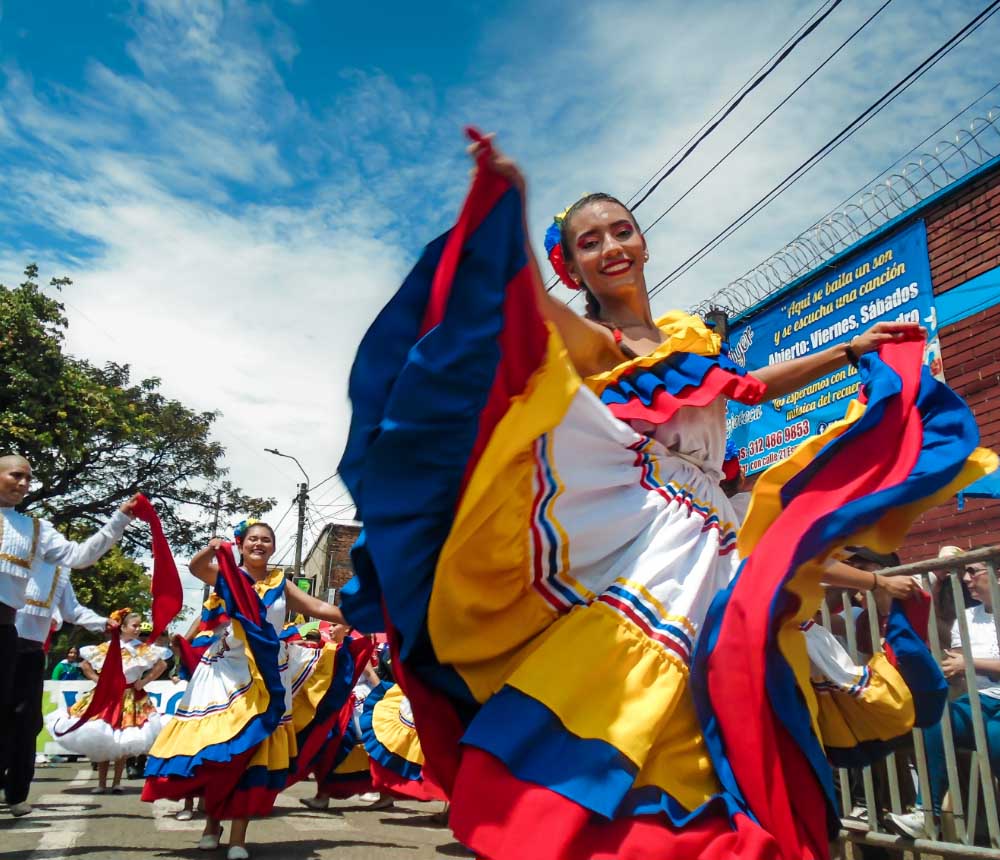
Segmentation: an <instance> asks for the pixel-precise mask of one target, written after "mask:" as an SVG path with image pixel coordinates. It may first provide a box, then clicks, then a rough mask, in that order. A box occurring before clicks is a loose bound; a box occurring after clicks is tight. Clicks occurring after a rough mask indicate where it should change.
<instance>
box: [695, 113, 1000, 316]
mask: <svg viewBox="0 0 1000 860" xmlns="http://www.w3.org/2000/svg"><path fill="white" fill-rule="evenodd" d="M997 156H1000V105H995V106H992V107H991V108H990V110H988V111H987V112H986V113H978V114H977V115H976V116H975V117H974V118H973V119H972V121H971V122H968V123H966V124H963V125H962V127H960V128H959V130H958V131H957V132H956V133H955V134H954V136H953V137H952V138H950V139H947V140H942V141H940V142H939V143H938V144H937V145H936V146H935V147H934V148H933V149H932V150H930V151H925V152H922V153H921V154H920V155H919V156H917V157H916V158H912V157H911V154H908V155H905V156H903V158H902V159H900V160H899V161H897V162H896V163H895V164H894V165H893V166H892V167H890V168H889V169H888V170H887V171H884V172H883V173H882V174H881V175H880V176H879V177H878V178H877V179H875V180H873V181H872V183H871V184H870V185H869V186H868V187H867V188H866V189H865V190H864V191H861V192H860V193H859V194H857V195H855V196H853V197H852V199H850V200H847V201H845V202H844V203H842V204H841V205H840V206H838V207H837V208H836V209H835V210H834V211H832V212H830V213H829V214H828V215H825V216H824V217H823V218H821V219H820V220H819V221H817V222H816V223H815V224H813V225H812V226H811V227H809V228H808V229H807V230H805V231H804V232H802V233H801V234H800V235H798V236H797V237H795V238H794V239H792V241H791V242H789V243H788V244H787V245H785V246H784V247H783V248H782V249H781V250H780V251H778V252H776V253H774V254H772V255H771V256H770V257H768V258H767V259H766V260H764V261H763V262H762V263H759V264H758V265H757V266H755V267H754V268H753V269H751V270H750V271H749V272H747V273H746V274H744V275H742V276H741V277H739V278H737V279H736V280H734V281H732V282H731V283H729V284H728V285H726V286H725V287H723V288H722V289H720V290H718V291H717V292H715V293H714V294H712V295H711V296H709V297H708V298H707V299H705V300H704V301H702V302H700V303H699V304H698V305H697V306H695V307H694V308H693V309H692V313H696V314H702V315H704V314H705V313H708V312H709V311H711V310H715V309H719V310H723V311H725V312H726V313H727V314H729V315H730V316H734V315H736V314H739V313H742V312H743V311H746V310H748V309H750V308H752V307H753V306H754V305H757V304H759V303H761V302H763V301H765V300H766V299H767V298H768V297H770V296H772V295H773V294H774V293H775V292H777V291H778V290H780V289H781V288H782V287H784V286H786V285H787V284H790V283H791V282H792V281H794V280H796V279H797V278H799V277H801V276H802V275H805V274H806V273H808V272H811V271H813V270H814V269H816V268H818V267H819V266H820V265H822V264H823V262H824V261H826V260H829V259H830V258H831V257H833V256H834V255H836V254H838V253H840V252H841V251H843V250H844V249H846V248H849V247H850V246H851V245H853V244H855V243H856V242H858V241H859V240H861V239H863V238H864V237H865V236H868V235H869V234H871V233H873V232H874V231H875V230H877V229H878V228H879V227H881V226H882V225H883V224H886V223H888V222H889V221H891V220H892V219H893V218H895V217H897V216H899V215H902V214H903V213H904V212H906V211H908V210H909V209H911V208H913V207H914V206H916V205H917V204H918V203H921V202H922V201H924V200H926V199H927V198H928V197H930V196H931V195H932V194H935V193H936V192H938V191H940V190H942V189H943V188H946V187H948V186H949V185H951V184H952V183H954V182H957V181H958V180H959V179H962V178H963V177H964V176H967V175H968V174H969V173H971V172H972V171H974V170H976V169H977V168H979V167H981V166H982V165H984V164H986V163H987V162H988V161H990V160H991V159H993V158H996V157H997Z"/></svg>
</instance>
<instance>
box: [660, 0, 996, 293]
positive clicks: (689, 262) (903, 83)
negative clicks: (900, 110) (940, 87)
mask: <svg viewBox="0 0 1000 860" xmlns="http://www.w3.org/2000/svg"><path fill="white" fill-rule="evenodd" d="M998 6H1000V0H993V2H992V3H990V4H989V5H988V6H987V7H986V8H985V9H984V10H983V11H982V12H980V13H979V14H978V15H976V16H975V17H974V18H973V19H972V20H971V21H969V22H968V23H967V24H966V25H965V26H964V27H962V29H961V30H959V31H958V32H957V33H956V34H955V35H954V36H952V37H951V38H950V39H948V40H947V41H946V42H944V43H943V44H942V45H941V46H940V47H939V48H938V49H937V50H936V51H934V52H933V53H932V54H931V55H930V56H928V57H927V59H925V60H924V61H923V62H922V63H920V64H919V65H918V66H916V67H915V68H914V69H912V70H911V71H910V72H909V73H908V74H906V75H905V76H904V77H903V78H901V79H900V80H899V81H898V82H897V83H896V84H895V85H893V86H892V87H890V88H889V89H888V90H886V92H885V93H884V94H883V95H882V96H881V97H880V98H878V99H877V100H876V101H875V102H873V103H872V104H871V105H870V106H869V107H868V108H866V109H865V110H864V111H862V112H861V113H860V114H859V115H858V116H857V117H855V119H854V120H852V121H851V122H850V123H848V124H847V125H846V126H845V127H844V128H843V129H841V131H839V132H838V133H837V134H836V135H834V137H832V138H831V139H830V140H829V141H828V142H827V143H826V144H824V145H823V146H822V147H820V148H819V149H818V150H817V151H816V152H814V153H813V154H812V155H811V156H810V157H809V158H807V159H806V160H805V161H804V162H802V164H800V165H799V166H798V167H797V168H795V170H793V171H792V172H791V173H789V174H788V176H786V177H785V178H784V179H783V180H782V181H781V182H779V183H778V184H777V185H776V186H775V187H774V188H772V189H771V190H770V191H769V192H768V193H767V194H765V195H764V196H763V197H761V198H760V200H758V201H757V202H756V203H755V204H753V206H751V207H750V208H749V209H747V210H745V211H744V212H743V213H742V214H741V215H740V216H738V217H737V218H736V219H734V220H733V221H731V222H730V223H729V224H728V225H727V226H726V227H724V228H723V229H722V230H721V231H719V232H718V233H717V234H716V235H715V236H714V237H713V238H712V239H710V240H709V241H708V242H706V243H705V244H704V245H702V247H701V248H699V249H698V250H697V251H695V253H694V254H692V255H691V256H689V257H688V258H687V259H686V260H685V261H684V262H683V263H681V264H680V265H679V266H677V267H676V268H675V269H674V270H673V271H671V272H670V273H669V274H668V275H666V277H664V278H663V279H662V280H660V281H659V282H658V283H657V284H655V285H654V286H653V288H652V289H651V290H650V291H649V297H650V299H652V298H653V297H654V296H656V295H657V294H658V293H659V292H661V291H662V290H663V289H665V288H666V287H667V286H669V285H670V284H671V283H673V282H674V281H675V280H677V278H679V277H680V276H681V275H683V274H685V273H686V272H687V271H689V270H690V269H691V268H692V267H693V266H695V265H697V264H698V263H699V262H700V261H701V260H703V259H704V258H705V257H706V256H708V254H710V253H711V252H712V251H714V250H715V248H717V247H718V246H719V245H721V244H722V243H723V242H724V241H725V240H726V239H728V238H729V237H730V236H732V235H733V234H734V233H735V232H737V231H738V230H739V229H740V228H741V227H742V226H743V225H744V224H746V223H747V222H748V221H749V220H750V219H752V218H753V217H754V216H755V215H757V214H758V213H759V212H761V211H763V209H765V208H766V207H767V206H768V205H769V204H770V203H771V202H773V201H774V200H775V199H776V198H777V197H778V196H779V195H780V194H782V193H783V192H784V191H786V190H787V189H788V188H789V187H791V185H793V184H794V183H795V182H797V181H798V180H799V179H801V178H802V177H803V176H805V175H806V173H808V172H809V171H810V170H811V169H812V168H813V167H815V166H816V165H817V164H818V163H819V162H820V161H822V160H823V159H824V158H826V156H828V155H829V154H830V153H831V152H833V151H834V150H835V149H836V148H837V147H838V146H840V145H841V144H842V143H843V142H844V141H846V140H847V139H848V138H850V137H851V136H852V135H853V134H854V133H855V132H856V131H858V130H859V129H860V128H862V127H864V126H865V125H866V124H867V123H868V122H869V121H871V120H872V119H873V118H874V117H875V116H876V115H877V114H879V113H880V112H881V111H882V110H884V109H885V108H886V107H888V106H889V105H890V104H891V103H892V102H893V101H895V99H897V98H898V97H899V96H900V95H902V94H903V93H904V92H905V91H906V90H907V89H909V87H911V86H912V85H913V84H914V83H916V82H917V81H918V80H919V79H920V78H921V77H922V76H923V75H924V74H925V73H926V72H928V71H929V70H930V69H931V68H933V67H934V66H935V65H936V64H937V63H938V62H939V61H940V60H941V59H942V58H943V57H944V56H946V55H947V54H948V53H950V52H951V51H952V50H954V48H956V47H958V45H960V44H961V43H962V42H963V41H965V39H966V38H968V37H969V36H970V35H972V33H974V32H975V31H976V30H977V29H979V27H981V26H982V25H983V24H984V23H986V21H988V20H989V19H990V18H991V17H992V16H993V15H994V14H995V13H996V11H997V7H998Z"/></svg>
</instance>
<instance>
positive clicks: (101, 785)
mask: <svg viewBox="0 0 1000 860" xmlns="http://www.w3.org/2000/svg"><path fill="white" fill-rule="evenodd" d="M111 621H112V623H115V624H119V625H121V657H122V670H123V672H124V673H125V683H126V687H125V693H124V696H123V697H122V701H121V704H120V706H119V707H115V708H113V709H106V710H105V711H103V712H102V713H101V714H99V715H97V716H94V717H91V718H90V719H89V720H88V721H87V722H85V723H83V724H81V725H79V726H77V727H76V728H72V727H73V726H74V725H75V724H76V723H77V722H78V721H79V719H80V717H81V716H82V715H83V714H84V712H85V711H86V710H87V707H88V706H89V705H90V699H91V696H92V694H93V691H88V692H86V693H84V694H83V695H82V696H80V698H79V699H77V700H76V702H75V703H74V704H73V706H72V707H71V708H69V710H66V709H59V710H56V711H53V712H52V713H51V714H49V715H48V716H47V717H46V718H45V721H46V724H47V725H48V728H49V731H50V732H51V733H52V734H53V735H55V736H57V737H59V743H60V744H61V745H62V746H64V747H65V748H66V749H68V750H69V751H70V752H74V753H78V754H79V755H85V756H87V758H89V759H90V760H91V761H95V762H97V763H98V765H97V788H95V789H94V793H95V794H104V793H105V792H106V791H108V769H109V766H110V763H111V762H114V764H115V767H114V777H113V781H112V783H111V787H110V790H111V792H112V793H113V794H120V793H121V792H122V787H121V779H122V772H123V771H124V769H125V759H127V758H128V757H129V756H134V755H145V754H146V753H147V752H148V751H149V749H150V747H151V746H152V745H153V742H154V741H155V740H156V737H157V735H158V734H159V733H160V730H161V728H162V727H163V724H164V720H163V717H162V716H161V715H160V714H159V712H158V711H157V710H156V706H155V705H154V704H153V702H152V700H151V699H150V698H149V695H148V694H147V693H146V690H145V687H146V685H147V684H149V683H151V682H153V681H155V680H156V679H157V678H159V677H160V675H162V674H163V672H164V670H165V669H166V668H167V663H166V660H167V658H168V657H169V656H170V649H169V648H160V647H158V646H156V645H147V644H146V643H145V642H143V641H142V639H140V638H139V627H140V624H141V622H142V616H141V615H139V613H138V612H132V611H131V610H130V609H128V608H125V609H119V610H118V611H117V612H113V613H112V614H111ZM108 648H109V643H107V642H105V643H103V644H102V645H87V646H84V647H83V648H81V649H80V656H81V657H83V665H82V669H83V674H84V675H85V676H86V677H87V678H89V679H90V680H92V681H94V682H96V681H97V679H98V677H99V676H100V674H101V671H102V669H103V668H104V663H105V660H106V659H107V656H108ZM68 729H72V730H71V731H68V733H66V734H63V732H67V730H68Z"/></svg>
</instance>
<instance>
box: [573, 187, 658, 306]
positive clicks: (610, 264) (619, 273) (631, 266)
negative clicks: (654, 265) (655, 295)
mask: <svg viewBox="0 0 1000 860" xmlns="http://www.w3.org/2000/svg"><path fill="white" fill-rule="evenodd" d="M563 229H564V230H567V231H568V232H569V237H568V238H569V243H568V244H569V247H570V249H571V250H572V258H571V259H569V260H567V261H566V263H567V266H568V268H569V271H570V274H572V275H573V276H574V277H578V278H580V279H581V280H582V282H583V284H584V285H585V286H586V287H588V288H589V289H590V291H591V292H592V293H593V294H594V295H595V296H596V297H597V299H598V301H600V300H601V298H602V297H604V298H613V297H615V296H617V295H619V294H620V293H621V292H622V291H624V290H631V289H635V288H637V287H638V288H642V289H645V285H646V280H645V276H644V274H643V270H644V268H645V264H646V240H645V239H644V238H643V236H642V233H641V232H639V230H638V228H637V227H636V226H635V222H634V221H633V220H632V216H631V214H630V213H629V211H628V210H627V209H626V208H625V207H624V206H622V205H621V204H620V203H617V202H615V201H612V200H595V201H594V202H592V203H588V204H586V205H585V206H582V207H581V208H580V209H578V210H577V211H576V212H574V213H573V215H572V218H571V220H570V221H569V223H566V224H563Z"/></svg>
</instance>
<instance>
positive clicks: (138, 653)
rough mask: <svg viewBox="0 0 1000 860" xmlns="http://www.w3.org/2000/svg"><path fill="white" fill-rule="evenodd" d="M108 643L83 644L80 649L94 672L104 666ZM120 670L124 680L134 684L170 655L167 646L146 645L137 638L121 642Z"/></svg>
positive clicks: (81, 654)
mask: <svg viewBox="0 0 1000 860" xmlns="http://www.w3.org/2000/svg"><path fill="white" fill-rule="evenodd" d="M108 646H109V643H107V642H104V643H103V644H101V645H85V646H84V647H83V648H81V649H80V656H81V657H82V658H83V659H84V660H86V661H87V662H88V663H90V665H91V667H92V668H93V670H94V671H95V672H98V673H100V671H101V670H102V669H103V668H104V661H105V659H106V658H107V656H108ZM121 649H122V670H123V671H124V673H125V681H126V683H128V684H134V683H135V682H136V681H138V680H139V679H140V678H141V677H142V676H143V675H145V674H146V672H148V671H149V670H150V669H152V668H153V667H154V666H155V665H156V664H157V663H158V662H159V661H160V660H166V659H168V658H169V657H170V655H171V651H170V649H169V648H161V647H159V646H158V645H146V644H145V643H144V642H140V641H139V640H138V639H133V640H132V641H131V642H122V643H121Z"/></svg>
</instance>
